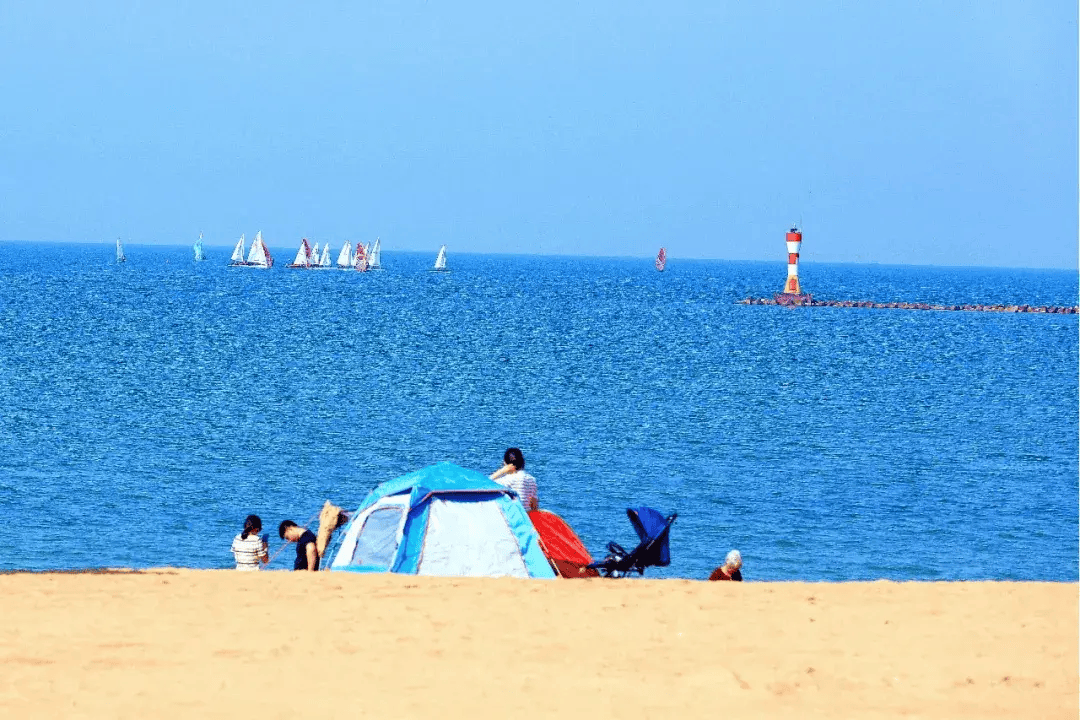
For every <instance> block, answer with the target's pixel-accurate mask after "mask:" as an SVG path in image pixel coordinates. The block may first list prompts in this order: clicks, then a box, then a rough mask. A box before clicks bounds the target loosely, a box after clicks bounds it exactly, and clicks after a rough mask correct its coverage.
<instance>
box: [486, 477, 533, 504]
mask: <svg viewBox="0 0 1080 720" xmlns="http://www.w3.org/2000/svg"><path fill="white" fill-rule="evenodd" d="M495 482H497V483H499V484H500V485H505V486H506V487H508V488H510V489H511V490H513V491H514V492H516V493H517V496H518V498H519V499H520V500H521V504H522V505H524V506H525V509H526V510H531V509H532V507H533V503H535V504H536V505H537V506H538V507H539V505H540V503H539V501H538V500H537V497H536V478H534V477H533V476H532V475H530V474H529V473H527V472H525V471H524V470H518V471H517V472H516V473H510V474H509V475H503V476H502V477H501V478H496V480H495Z"/></svg>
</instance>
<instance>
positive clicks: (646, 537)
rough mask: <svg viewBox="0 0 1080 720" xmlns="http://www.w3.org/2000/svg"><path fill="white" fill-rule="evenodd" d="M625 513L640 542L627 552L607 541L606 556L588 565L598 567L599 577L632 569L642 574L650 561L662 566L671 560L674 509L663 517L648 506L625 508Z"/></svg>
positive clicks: (620, 573) (613, 575)
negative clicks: (670, 538) (670, 544)
mask: <svg viewBox="0 0 1080 720" xmlns="http://www.w3.org/2000/svg"><path fill="white" fill-rule="evenodd" d="M626 516H627V517H629V518H630V524H631V525H633V526H634V530H636V531H637V534H638V539H639V540H640V542H639V543H638V546H637V547H636V548H634V549H633V550H631V551H630V552H627V551H626V550H625V549H623V547H622V545H619V544H618V543H615V542H610V543H608V556H607V557H606V558H604V559H603V560H602V561H600V562H595V563H592V564H591V565H589V566H588V567H590V568H594V569H596V570H598V571H599V572H600V575H601V576H603V577H611V578H618V577H623V576H624V575H627V574H629V573H632V572H636V573H637V574H638V575H644V574H645V568H647V567H649V566H650V565H656V566H657V567H663V566H666V565H668V564H669V563H670V562H671V552H670V551H669V550H668V536H669V535H670V533H671V524H672V523H673V522H675V518H676V517H678V513H671V514H670V515H668V516H667V517H664V516H663V515H661V514H660V513H658V512H657V511H656V510H653V509H652V508H649V507H639V508H627V509H626Z"/></svg>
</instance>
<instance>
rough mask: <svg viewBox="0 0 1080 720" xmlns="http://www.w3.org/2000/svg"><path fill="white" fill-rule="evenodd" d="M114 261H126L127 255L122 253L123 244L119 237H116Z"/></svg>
mask: <svg viewBox="0 0 1080 720" xmlns="http://www.w3.org/2000/svg"><path fill="white" fill-rule="evenodd" d="M116 262H118V263H122V262H127V255H124V244H123V243H122V242H120V238H116Z"/></svg>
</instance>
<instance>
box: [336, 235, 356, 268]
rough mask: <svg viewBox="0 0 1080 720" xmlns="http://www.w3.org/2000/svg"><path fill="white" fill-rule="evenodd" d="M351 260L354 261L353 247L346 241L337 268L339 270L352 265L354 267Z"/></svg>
mask: <svg viewBox="0 0 1080 720" xmlns="http://www.w3.org/2000/svg"><path fill="white" fill-rule="evenodd" d="M351 259H352V245H350V244H349V241H348V240H346V241H345V244H344V245H342V246H341V252H339V253H338V256H337V266H338V267H339V268H347V267H349V266H350V265H352V263H351V262H350V260H351Z"/></svg>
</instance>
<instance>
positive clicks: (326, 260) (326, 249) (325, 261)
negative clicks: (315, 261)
mask: <svg viewBox="0 0 1080 720" xmlns="http://www.w3.org/2000/svg"><path fill="white" fill-rule="evenodd" d="M319 267H321V268H328V267H330V243H326V244H325V245H323V249H322V255H321V256H320V257H319Z"/></svg>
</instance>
